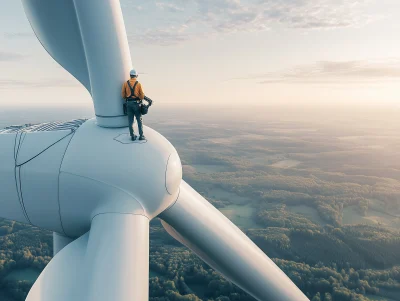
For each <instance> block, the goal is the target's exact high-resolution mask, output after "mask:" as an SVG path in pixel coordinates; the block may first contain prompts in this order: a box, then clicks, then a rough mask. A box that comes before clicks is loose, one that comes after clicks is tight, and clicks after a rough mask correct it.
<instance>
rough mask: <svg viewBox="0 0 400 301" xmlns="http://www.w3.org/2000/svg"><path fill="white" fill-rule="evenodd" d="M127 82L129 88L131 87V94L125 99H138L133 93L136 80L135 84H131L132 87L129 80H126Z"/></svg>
mask: <svg viewBox="0 0 400 301" xmlns="http://www.w3.org/2000/svg"><path fill="white" fill-rule="evenodd" d="M127 83H128V86H129V89H131V96H129V97H128V98H127V99H132V100H140V98H139V97H137V96H136V95H135V88H136V85H137V84H138V81H136V82H135V85H134V86H133V88H132V86H131V82H130V81H129V80H128V81H127Z"/></svg>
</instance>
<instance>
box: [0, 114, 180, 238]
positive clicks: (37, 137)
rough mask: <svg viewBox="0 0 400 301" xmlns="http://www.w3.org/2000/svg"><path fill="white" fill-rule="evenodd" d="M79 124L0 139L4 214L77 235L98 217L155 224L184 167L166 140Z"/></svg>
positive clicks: (172, 196) (155, 135) (174, 194)
mask: <svg viewBox="0 0 400 301" xmlns="http://www.w3.org/2000/svg"><path fill="white" fill-rule="evenodd" d="M80 123H81V122H80V121H77V122H75V124H74V123H71V126H70V129H66V130H57V127H55V129H54V130H50V131H37V130H36V128H37V126H36V127H35V126H33V127H30V128H26V129H23V130H22V131H20V132H18V133H3V134H0V145H1V149H0V162H7V163H8V164H7V165H4V164H2V165H1V167H0V171H1V178H2V179H3V180H2V181H1V182H0V188H1V189H0V191H2V192H3V191H4V192H7V193H8V194H9V196H5V197H2V198H1V199H0V204H1V207H0V208H1V212H2V215H3V217H7V218H10V219H13V220H17V221H21V222H25V223H27V222H28V223H32V224H33V225H35V226H38V227H41V228H45V229H48V230H52V231H55V232H58V233H62V234H64V235H66V236H69V237H79V236H81V235H83V234H85V233H86V232H87V231H89V229H90V224H91V221H92V219H93V217H94V216H96V215H99V214H105V213H115V212H117V213H120V214H138V215H143V216H145V217H147V218H148V219H149V220H150V219H152V218H154V217H155V216H157V215H158V214H160V213H161V212H162V211H164V210H165V209H166V208H168V207H169V206H171V205H172V204H173V202H174V201H175V200H176V199H177V196H178V192H179V185H180V183H181V179H182V167H181V163H180V159H179V156H178V154H177V152H176V150H175V148H174V147H173V146H172V145H171V143H169V142H168V140H166V139H165V138H164V137H163V136H161V135H160V134H158V133H157V132H155V131H153V130H151V129H150V128H147V127H146V128H145V130H146V135H147V137H148V139H149V140H148V141H144V142H136V143H132V142H131V141H130V137H129V135H128V134H126V129H105V128H101V127H98V126H97V125H96V123H95V120H94V119H92V120H88V121H86V122H84V123H83V124H82V125H80ZM49 126H51V124H50V125H49ZM77 126H79V128H76V127H77ZM64 127H65V125H64ZM14 150H15V151H14ZM14 158H15V159H14ZM14 160H15V163H14ZM10 188H11V189H10Z"/></svg>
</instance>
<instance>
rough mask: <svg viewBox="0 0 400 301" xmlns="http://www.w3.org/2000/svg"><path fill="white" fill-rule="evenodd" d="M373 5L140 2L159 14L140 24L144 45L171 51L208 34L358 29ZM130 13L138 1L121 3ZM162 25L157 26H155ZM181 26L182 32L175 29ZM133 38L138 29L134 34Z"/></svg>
mask: <svg viewBox="0 0 400 301" xmlns="http://www.w3.org/2000/svg"><path fill="white" fill-rule="evenodd" d="M376 1H377V0H169V1H167V0H165V1H154V0H153V1H148V2H146V5H147V11H151V12H153V11H155V12H157V11H158V12H159V15H157V17H153V18H154V19H155V18H157V22H154V23H148V24H147V23H146V24H147V25H150V24H151V25H150V27H147V30H148V31H149V37H148V38H147V37H146V36H145V35H142V37H141V38H140V40H141V41H142V42H145V43H158V44H160V45H171V44H175V43H181V42H184V41H186V40H188V39H192V38H199V37H204V36H207V35H212V34H224V33H225V34H226V33H228V34H229V33H235V32H257V31H265V30H269V29H274V28H278V27H279V28H286V29H293V30H307V31H308V30H327V29H335V28H348V27H361V26H363V25H365V24H368V23H370V22H372V21H373V20H375V19H377V18H378V16H376V15H373V14H371V13H367V12H366V11H367V10H368V8H369V7H370V5H371V4H372V3H373V2H376ZM123 5H124V6H125V9H127V10H128V11H129V10H132V11H133V10H135V9H136V7H137V5H138V1H135V0H124V1H123ZM160 23H162V24H160ZM181 26H185V27H184V28H183V29H184V30H183V31H181V32H177V28H181ZM137 32H139V29H137Z"/></svg>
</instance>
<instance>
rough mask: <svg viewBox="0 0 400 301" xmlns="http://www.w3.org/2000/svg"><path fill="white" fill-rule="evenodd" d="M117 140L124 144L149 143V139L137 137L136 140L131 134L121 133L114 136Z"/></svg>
mask: <svg viewBox="0 0 400 301" xmlns="http://www.w3.org/2000/svg"><path fill="white" fill-rule="evenodd" d="M114 140H115V141H117V142H119V143H122V144H144V143H147V140H139V137H138V139H136V140H135V141H132V140H131V136H130V135H129V134H120V135H118V136H117V137H115V138H114Z"/></svg>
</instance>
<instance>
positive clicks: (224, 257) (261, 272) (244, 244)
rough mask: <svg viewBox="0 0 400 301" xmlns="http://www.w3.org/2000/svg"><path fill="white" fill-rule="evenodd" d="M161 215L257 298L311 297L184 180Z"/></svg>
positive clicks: (177, 234) (187, 242) (172, 230)
mask: <svg viewBox="0 0 400 301" xmlns="http://www.w3.org/2000/svg"><path fill="white" fill-rule="evenodd" d="M160 218H161V219H162V220H163V225H164V227H165V228H166V230H167V231H168V233H169V234H171V235H172V236H173V237H174V238H175V239H177V240H178V241H180V242H181V243H183V244H184V245H186V246H187V247H188V248H190V249H192V250H193V251H194V252H195V253H196V254H197V255H198V256H199V257H200V258H202V259H203V260H204V261H205V262H206V263H208V264H209V265H210V266H211V267H213V268H214V269H216V270H217V271H219V272H220V273H221V274H222V275H223V276H225V277H226V278H227V279H228V280H230V281H232V282H233V283H235V284H236V285H237V286H239V287H240V288H242V289H243V290H244V291H246V292H247V293H249V294H250V295H252V296H253V297H254V298H256V299H258V300H260V301H265V300H271V301H304V300H308V299H307V297H306V296H305V295H304V294H303V293H302V292H301V291H300V290H299V289H298V288H297V286H296V285H295V284H294V283H293V282H292V281H291V280H290V279H289V277H287V276H286V275H285V273H284V272H283V271H282V270H281V269H279V268H278V266H276V265H275V263H274V262H273V261H272V260H271V259H269V258H268V257H267V255H265V254H264V253H263V252H262V251H261V250H260V249H259V248H258V247H257V246H256V245H255V244H254V243H253V242H252V241H251V240H250V239H249V238H248V237H247V236H246V235H245V234H244V233H243V232H242V231H241V230H240V229H239V228H238V227H236V226H235V225H234V224H233V223H232V222H231V221H230V220H229V219H228V218H226V217H225V216H224V215H223V214H222V213H221V212H219V211H218V210H217V209H216V208H215V207H213V206H212V205H211V204H210V203H209V202H208V201H206V200H205V199H204V198H203V197H202V196H201V195H200V194H199V193H197V192H196V191H195V190H194V189H193V188H191V187H190V186H189V185H188V184H187V183H185V182H184V181H182V184H181V189H180V195H179V197H178V200H177V201H176V203H175V204H174V205H173V206H171V207H170V208H169V209H167V210H166V211H164V212H163V213H162V214H161V215H160Z"/></svg>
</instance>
